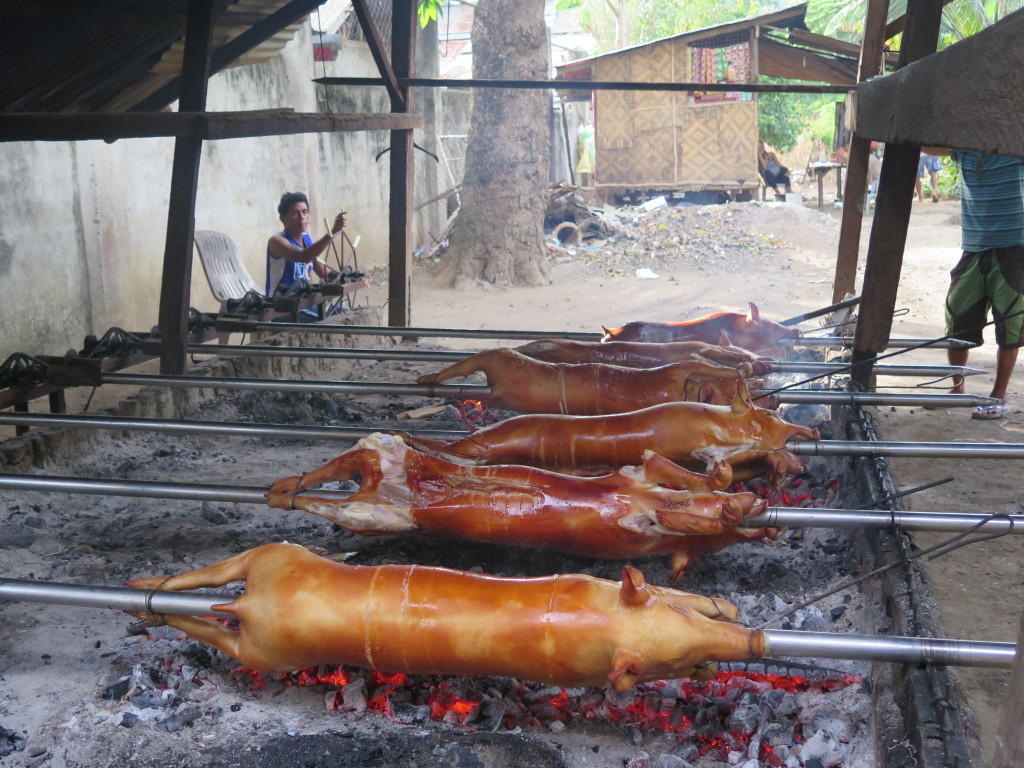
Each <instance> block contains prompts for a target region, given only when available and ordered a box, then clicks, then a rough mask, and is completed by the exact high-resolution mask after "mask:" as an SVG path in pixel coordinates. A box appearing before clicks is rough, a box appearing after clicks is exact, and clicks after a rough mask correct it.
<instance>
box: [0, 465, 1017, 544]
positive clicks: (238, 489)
mask: <svg viewBox="0 0 1024 768" xmlns="http://www.w3.org/2000/svg"><path fill="white" fill-rule="evenodd" d="M0 490H17V491H35V492H54V493H81V494H86V495H102V496H129V497H137V498H152V499H173V500H178V501H210V502H224V503H238V504H263V505H265V504H266V503H267V497H266V493H267V489H266V488H257V487H247V486H233V485H204V484H199V483H164V482H155V481H149V480H134V481H128V480H105V479H100V478H92V477H55V476H53V475H9V474H0ZM306 494H308V495H312V496H316V497H317V498H326V499H332V500H337V501H345V500H346V499H348V498H349V497H350V496H351V493H349V492H347V491H328V490H316V491H308V492H306ZM306 494H304V493H299V494H298V497H299V498H302V497H303V496H304V495H306ZM987 517H988V515H985V514H981V513H970V512H916V511H915V512H891V513H890V512H887V511H884V510H874V509H813V508H802V507H772V508H770V509H768V510H767V511H765V513H764V514H762V515H758V516H757V517H748V518H745V519H743V520H741V521H740V522H739V523H738V525H739V526H740V527H742V528H779V527H787V528H856V529H864V528H890V527H892V526H893V525H894V524H895V525H899V526H902V527H903V528H905V529H907V530H913V531H942V532H949V533H956V532H960V531H968V530H970V529H971V528H973V527H974V526H976V525H978V524H979V523H981V522H983V521H984V520H985V519H986V518H987ZM1008 528H1009V529H1011V532H1012V533H1015V534H1024V515H1008V516H1006V517H1000V518H994V519H992V520H990V521H989V522H988V523H986V524H985V526H984V527H983V529H984V530H985V531H986V532H993V531H1002V530H1006V529H1008Z"/></svg>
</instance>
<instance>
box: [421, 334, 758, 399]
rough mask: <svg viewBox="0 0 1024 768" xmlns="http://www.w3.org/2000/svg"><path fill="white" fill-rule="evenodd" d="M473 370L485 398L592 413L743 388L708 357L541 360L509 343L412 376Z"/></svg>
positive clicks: (719, 395) (428, 380) (726, 394)
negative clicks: (636, 363) (650, 362)
mask: <svg viewBox="0 0 1024 768" xmlns="http://www.w3.org/2000/svg"><path fill="white" fill-rule="evenodd" d="M476 371H481V372H483V374H484V375H485V376H486V377H487V384H488V386H489V387H490V388H491V395H490V397H489V398H488V400H489V402H491V403H492V404H494V405H496V406H498V407H500V408H510V409H511V410H513V411H519V412H520V413H565V414H571V415H579V416H596V415H600V414H606V413H625V412H627V411H635V410H637V409H638V408H646V407H647V406H649V405H657V404H658V403H671V402H677V401H680V400H685V401H692V402H698V403H716V404H724V403H728V402H731V400H732V398H733V397H734V396H735V395H736V394H737V393H740V392H742V393H744V394H745V393H746V391H747V390H746V385H745V379H744V376H743V374H742V373H740V372H739V371H737V370H736V369H734V368H726V367H725V366H721V365H715V364H713V363H708V362H702V361H688V362H682V363H673V364H671V365H663V366H660V367H658V368H624V367H622V366H618V365H603V364H600V363H587V364H580V365H571V364H563V363H544V362H541V361H539V360H534V359H533V358H530V357H527V356H526V355H521V354H519V353H518V352H516V351H515V350H512V349H489V350H486V351H484V352H478V353H477V354H475V355H470V356H469V357H467V358H466V359H465V360H460V361H459V362H457V363H455V364H454V365H450V366H448V367H447V368H445V369H444V370H443V371H441V372H440V373H431V374H427V375H425V376H420V377H419V378H418V379H417V380H416V381H417V382H418V383H419V384H440V383H442V382H445V381H448V380H449V379H454V378H458V377H460V376H468V375H470V374H471V373H475V372H476Z"/></svg>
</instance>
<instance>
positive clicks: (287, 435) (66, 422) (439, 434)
mask: <svg viewBox="0 0 1024 768" xmlns="http://www.w3.org/2000/svg"><path fill="white" fill-rule="evenodd" d="M0 424H6V425H10V426H24V427H70V428H72V429H112V430H118V431H124V432H165V433H169V434H179V435H220V436H229V437H270V438H275V439H279V440H339V441H345V442H351V441H354V440H359V439H360V438H363V437H366V436H367V435H368V434H370V433H371V432H373V431H374V430H373V428H372V427H371V428H367V427H317V426H295V425H294V424H250V423H248V422H232V421H182V420H178V419H144V418H126V417H122V416H99V415H93V414H73V415H71V414H62V413H8V412H0ZM396 426H397V425H392V426H390V427H381V428H380V431H382V432H386V431H388V430H389V429H395V428H396ZM411 431H413V432H414V433H415V435H416V436H417V437H426V438H432V439H435V440H461V439H462V438H463V437H465V436H466V435H468V434H469V433H468V432H466V431H465V430H451V429H417V430H411Z"/></svg>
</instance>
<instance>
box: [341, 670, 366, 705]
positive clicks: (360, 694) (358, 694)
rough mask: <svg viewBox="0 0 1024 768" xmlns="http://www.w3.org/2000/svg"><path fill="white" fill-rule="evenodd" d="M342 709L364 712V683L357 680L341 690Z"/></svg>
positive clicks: (361, 680)
mask: <svg viewBox="0 0 1024 768" xmlns="http://www.w3.org/2000/svg"><path fill="white" fill-rule="evenodd" d="M341 698H342V708H343V709H347V710H351V711H353V712H365V711H366V681H365V680H363V678H361V677H360V678H358V679H356V680H354V681H352V682H351V683H349V684H348V685H346V686H345V687H344V688H342V689H341Z"/></svg>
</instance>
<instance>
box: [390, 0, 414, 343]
mask: <svg viewBox="0 0 1024 768" xmlns="http://www.w3.org/2000/svg"><path fill="white" fill-rule="evenodd" d="M415 19H416V3H415V1H414V0H394V3H393V4H392V9H391V64H392V67H393V69H394V73H395V75H396V76H397V77H411V76H412V75H413V74H414V69H415V61H416V59H415V54H416V21H415ZM391 109H392V111H394V112H403V111H408V110H410V109H412V91H411V90H410V89H409V87H408V86H405V87H403V88H401V89H400V93H399V94H398V95H397V96H392V97H391ZM412 151H413V135H412V131H411V130H404V131H392V132H391V153H390V155H389V158H388V160H389V163H390V165H391V182H390V184H391V189H390V200H391V204H390V206H389V207H388V325H394V326H401V327H408V326H409V324H410V304H409V288H410V282H411V278H412V261H411V254H412V210H413V156H412Z"/></svg>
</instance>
